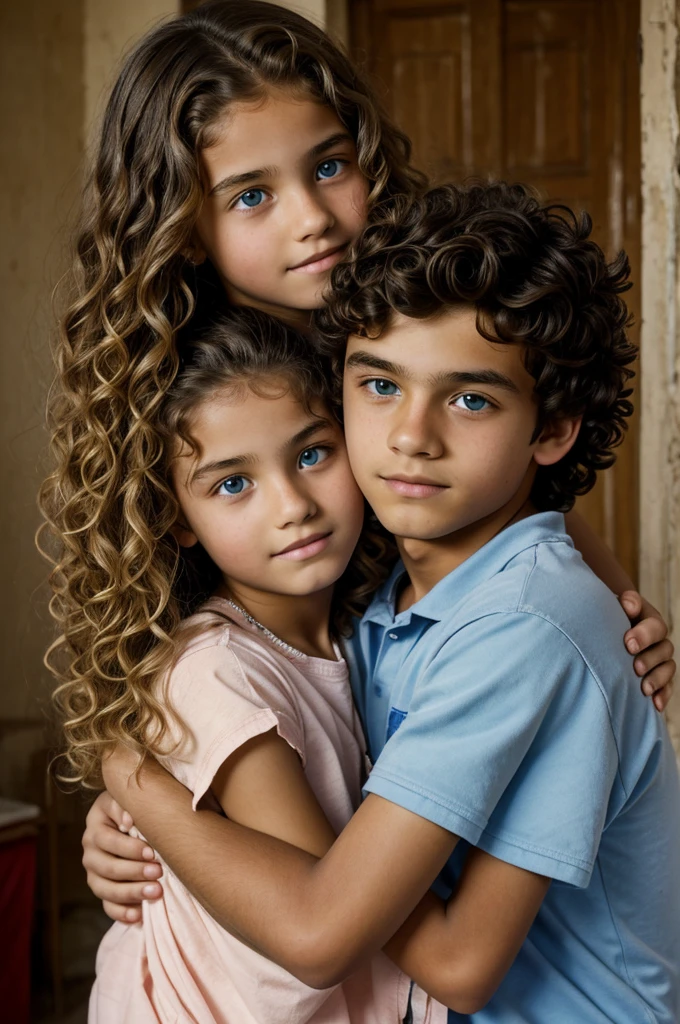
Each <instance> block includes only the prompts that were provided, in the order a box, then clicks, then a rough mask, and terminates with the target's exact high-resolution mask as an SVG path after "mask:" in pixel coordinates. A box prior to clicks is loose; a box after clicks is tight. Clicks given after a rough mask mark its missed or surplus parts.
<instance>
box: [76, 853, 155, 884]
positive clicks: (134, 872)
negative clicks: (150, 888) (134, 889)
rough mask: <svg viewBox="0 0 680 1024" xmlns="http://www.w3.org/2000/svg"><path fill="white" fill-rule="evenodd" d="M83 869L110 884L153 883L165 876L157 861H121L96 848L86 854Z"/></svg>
mask: <svg viewBox="0 0 680 1024" xmlns="http://www.w3.org/2000/svg"><path fill="white" fill-rule="evenodd" d="M83 867H84V868H85V870H86V871H87V872H88V874H92V875H99V876H100V877H101V878H105V879H107V881H110V882H141V881H147V882H153V881H155V880H156V879H157V878H160V877H161V875H162V874H163V868H162V867H161V865H160V864H159V863H158V862H157V861H154V862H153V863H148V862H145V861H139V860H121V859H120V857H112V856H111V855H110V854H108V853H104V852H103V851H102V850H98V849H96V848H95V847H90V848H89V849H87V850H86V851H85V852H84V854H83Z"/></svg>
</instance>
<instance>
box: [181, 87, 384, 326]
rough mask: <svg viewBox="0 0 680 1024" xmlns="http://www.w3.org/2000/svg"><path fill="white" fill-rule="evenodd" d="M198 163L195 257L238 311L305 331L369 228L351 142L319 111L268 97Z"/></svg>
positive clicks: (314, 105) (300, 98)
mask: <svg viewBox="0 0 680 1024" xmlns="http://www.w3.org/2000/svg"><path fill="white" fill-rule="evenodd" d="M201 164H202V168H203V176H204V180H205V189H206V199H205V202H204V205H203V208H202V211H201V213H200V216H199V219H198V222H197V226H196V236H197V238H196V254H195V255H196V258H197V259H198V260H199V261H200V259H202V258H205V256H208V257H209V258H210V260H211V262H212V263H213V265H214V266H215V268H216V270H217V271H218V273H219V275H220V277H221V278H222V281H223V283H224V285H225V288H226V290H227V294H228V296H229V299H230V301H231V302H232V303H234V305H240V306H255V307H256V308H258V309H262V310H264V311H265V312H269V313H273V314H275V315H278V316H279V317H281V318H282V319H285V320H287V321H289V322H290V321H291V320H292V321H293V322H298V323H301V322H303V321H305V322H306V319H307V317H308V311H309V310H312V309H315V308H317V307H318V306H321V305H322V304H323V295H324V290H325V288H326V287H327V285H328V280H329V277H330V272H331V270H332V268H333V267H334V266H335V264H336V263H338V262H339V260H341V259H342V257H343V255H344V253H345V250H346V249H347V246H348V245H349V244H350V242H352V241H353V240H354V238H356V236H357V235H358V234H359V232H360V231H361V229H362V227H363V225H364V222H365V220H366V201H367V196H368V182H367V180H366V178H365V177H364V175H363V174H362V173H361V171H360V169H359V165H358V162H357V153H356V146H355V144H354V140H353V138H352V136H351V135H350V134H349V132H348V131H347V130H346V128H345V127H344V126H343V125H342V124H341V122H340V121H339V120H338V117H337V115H336V114H335V113H334V111H333V110H331V109H330V108H329V107H327V106H325V105H324V104H323V103H320V102H318V101H317V100H312V99H308V98H305V97H304V94H299V95H297V96H296V95H295V94H293V95H292V96H291V94H290V92H288V93H287V94H282V93H278V92H270V93H268V94H267V95H266V96H265V97H264V99H258V100H255V101H253V102H249V103H238V104H234V105H233V106H232V107H231V108H230V109H229V112H228V114H225V117H224V119H223V122H222V125H221V127H220V130H219V134H218V137H217V141H216V142H215V144H214V145H212V146H210V147H208V148H207V149H204V150H203V152H202V154H201ZM301 311H304V314H303V316H302V317H301V316H300V315H299V314H300V312H301ZM296 313H297V314H298V315H297V316H296V315H295V314H296Z"/></svg>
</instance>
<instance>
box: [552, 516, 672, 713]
mask: <svg viewBox="0 0 680 1024" xmlns="http://www.w3.org/2000/svg"><path fill="white" fill-rule="evenodd" d="M565 521H566V524H567V530H568V531H569V535H570V536H571V539H572V540H573V542H574V546H575V547H576V549H577V550H578V551H580V552H581V555H582V556H583V560H584V562H585V563H586V565H588V566H589V567H590V568H591V569H592V570H593V572H594V573H595V575H596V576H598V577H599V579H601V580H602V582H603V583H604V584H606V586H608V587H609V589H610V590H611V591H613V593H615V594H616V596H617V597H618V598H619V601H620V602H621V604H622V606H623V609H624V611H625V613H626V615H627V616H628V618H629V619H630V622H631V626H632V628H631V629H629V630H628V632H627V633H626V634H625V636H624V638H623V639H624V643H625V645H626V648H627V650H628V651H629V653H630V654H632V655H633V656H635V661H634V663H633V664H634V667H635V671H636V673H637V675H639V676H641V677H642V691H643V693H644V694H645V695H646V696H647V697H652V699H653V701H654V705H655V707H656V709H657V711H664V710H665V708H666V706H667V704H668V701H669V700H670V698H671V694H672V692H673V677H674V676H675V662H674V661H673V644H672V643H671V642H670V640H669V639H668V626H667V625H666V623H665V622H664V620H663V618H662V616H661V614H660V612H658V611H657V609H656V608H655V607H654V606H653V605H652V604H650V603H649V601H646V600H645V599H644V598H643V597H641V596H640V594H638V593H637V591H636V589H635V584H634V583H633V581H632V580H631V579H630V577H629V576H628V575H627V573H626V572H625V571H624V570H623V569H622V567H621V566H620V565H619V563H618V562H617V561H616V558H615V557H614V555H613V554H612V552H611V551H610V550H609V548H608V547H607V545H606V544H604V543H603V542H602V541H601V540H600V538H599V537H598V536H597V534H596V533H595V531H594V530H592V529H591V527H590V526H588V524H587V523H586V521H585V519H583V518H582V517H581V516H580V515H579V514H578V512H573V511H572V512H568V513H567V514H566V516H565Z"/></svg>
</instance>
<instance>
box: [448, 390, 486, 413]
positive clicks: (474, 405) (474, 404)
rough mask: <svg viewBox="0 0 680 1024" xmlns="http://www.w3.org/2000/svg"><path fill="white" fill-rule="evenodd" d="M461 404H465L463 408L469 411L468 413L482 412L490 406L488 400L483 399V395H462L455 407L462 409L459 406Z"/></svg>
mask: <svg viewBox="0 0 680 1024" xmlns="http://www.w3.org/2000/svg"><path fill="white" fill-rule="evenodd" d="M460 402H462V403H463V405H462V407H464V408H465V409H467V411H468V412H481V411H482V409H485V408H486V407H487V406H488V405H489V402H488V400H487V399H486V398H482V396H481V395H473V394H469V395H460V396H459V397H458V398H457V399H456V401H455V403H454V405H458V406H459V408H461V406H460V405H459V403H460Z"/></svg>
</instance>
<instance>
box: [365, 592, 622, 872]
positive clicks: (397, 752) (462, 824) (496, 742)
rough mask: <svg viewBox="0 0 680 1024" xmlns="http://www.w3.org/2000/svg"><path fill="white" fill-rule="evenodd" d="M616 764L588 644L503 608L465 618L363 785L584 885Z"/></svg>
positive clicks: (502, 854)
mask: <svg viewBox="0 0 680 1024" xmlns="http://www.w3.org/2000/svg"><path fill="white" fill-rule="evenodd" d="M617 771H618V754H617V748H616V743H615V739H614V734H613V731H612V728H611V724H610V717H609V710H608V706H607V702H606V699H605V696H604V694H603V693H602V691H601V689H600V686H599V684H598V681H597V679H596V678H595V676H594V675H593V673H592V672H591V671H590V668H589V666H588V665H587V664H586V662H585V660H584V658H583V656H582V655H581V653H580V651H579V650H578V649H577V648H576V647H575V646H574V644H573V643H572V641H571V640H570V639H569V638H568V637H567V636H565V634H564V633H563V632H562V631H561V630H560V629H559V628H558V627H556V626H555V625H553V624H552V623H551V622H549V621H548V620H546V619H544V618H543V617H541V616H540V615H535V614H531V613H523V612H522V613H520V612H503V613H497V614H491V615H487V616H484V617H482V618H480V619H478V620H476V621H474V622H471V623H468V624H466V625H465V626H464V627H463V628H461V629H460V630H459V631H458V632H457V633H456V634H455V635H454V636H452V637H451V638H450V639H449V640H448V641H447V642H446V643H445V644H444V646H443V647H442V648H441V649H440V651H439V652H438V654H437V655H436V656H435V658H434V659H433V660H432V661H431V662H430V664H429V665H428V666H427V667H426V668H425V670H424V671H423V675H422V677H421V679H419V680H418V681H417V682H416V685H415V689H414V693H413V698H412V701H411V704H410V707H409V709H408V714H407V716H406V718H405V719H404V721H403V722H402V723H401V725H400V726H399V728H398V730H397V731H396V732H395V733H394V735H393V736H392V737H391V738H390V740H389V741H388V743H387V744H386V746H385V748H384V750H383V752H382V753H381V755H380V757H379V758H378V760H377V762H376V764H375V766H374V768H373V771H372V773H371V775H370V777H369V779H368V782H367V784H366V787H365V789H366V791H367V792H371V793H376V794H378V795H379V796H382V797H384V798H385V799H387V800H391V801H392V802H393V803H397V804H399V805H400V806H402V807H405V808H406V809H408V810H410V811H413V812H414V813H415V814H419V815H420V816H421V817H424V818H428V819H429V820H431V821H434V822H436V823H437V824H439V825H441V826H442V827H443V828H445V829H447V830H448V831H450V832H453V833H455V834H456V835H458V836H460V837H462V838H463V839H466V840H467V841H468V842H470V843H472V844H474V845H476V846H479V847H481V848H482V849H484V850H486V851H487V852H488V853H490V854H492V855H493V856H495V857H498V858H499V859H500V860H504V861H506V862H508V863H511V864H514V865H516V866H518V867H521V868H524V869H526V870H530V871H535V872H537V873H538V874H543V875H546V876H548V877H550V878H554V879H560V880H562V881H564V882H568V883H571V884H573V885H576V886H583V887H584V886H586V885H587V884H588V882H589V880H590V875H591V872H592V869H593V865H594V863H595V857H596V855H597V849H598V846H599V842H600V836H601V833H602V829H603V827H604V822H605V818H606V813H607V804H608V800H609V795H610V792H611V789H612V785H613V782H614V779H615V777H616V773H617Z"/></svg>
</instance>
